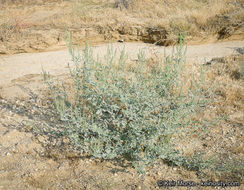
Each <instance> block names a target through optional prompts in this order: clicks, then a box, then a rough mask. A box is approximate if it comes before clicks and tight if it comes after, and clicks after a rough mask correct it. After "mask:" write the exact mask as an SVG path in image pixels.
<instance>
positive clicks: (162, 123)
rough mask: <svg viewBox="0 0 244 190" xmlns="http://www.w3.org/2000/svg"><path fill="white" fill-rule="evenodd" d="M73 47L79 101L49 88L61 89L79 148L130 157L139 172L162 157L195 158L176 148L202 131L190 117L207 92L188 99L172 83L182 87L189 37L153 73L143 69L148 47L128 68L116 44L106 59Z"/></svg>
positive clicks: (61, 106)
mask: <svg viewBox="0 0 244 190" xmlns="http://www.w3.org/2000/svg"><path fill="white" fill-rule="evenodd" d="M69 50H70V54H71V55H72V60H73V62H74V67H73V68H72V69H71V68H70V74H71V77H72V79H73V81H74V84H75V101H74V103H73V104H71V103H70V102H68V97H67V93H66V92H65V88H64V87H63V88H61V89H58V88H55V85H53V84H52V85H50V86H52V90H54V91H56V93H57V94H56V97H55V100H56V101H55V104H56V109H57V112H58V113H59V115H60V119H61V120H62V121H63V122H65V123H66V126H67V127H66V131H64V133H65V134H68V136H69V138H70V139H71V140H72V142H73V144H74V147H75V148H76V149H77V150H80V151H81V152H83V153H89V154H90V155H91V156H94V157H97V158H103V159H115V158H116V159H118V158H124V159H127V160H129V161H131V162H132V164H133V166H134V167H135V168H136V169H137V170H138V171H140V172H144V171H145V166H146V165H150V164H152V163H153V162H154V161H155V160H157V159H159V158H161V159H166V160H170V161H172V162H174V163H175V164H177V165H183V163H188V162H190V161H188V160H187V159H186V158H183V157H182V156H181V153H180V152H179V151H176V150H175V146H176V145H177V142H178V141H179V140H178V139H179V138H180V136H181V135H182V134H185V135H187V134H192V133H193V132H195V131H196V130H197V126H199V125H198V122H197V121H192V120H191V116H193V115H194V113H195V111H196V109H197V108H198V106H199V104H200V100H199V98H198V97H202V96H200V95H201V91H195V90H192V91H190V93H191V94H193V96H189V97H186V96H183V95H182V94H173V93H172V88H173V87H178V88H181V86H180V83H179V74H180V71H181V70H182V69H183V66H184V62H185V59H184V57H185V51H186V47H185V46H184V38H181V39H180V43H179V44H178V45H177V46H176V48H175V50H174V51H175V52H173V53H172V55H171V56H166V58H165V60H164V61H163V62H158V63H157V64H156V67H155V68H154V69H153V70H152V71H151V72H152V74H151V75H148V74H147V72H144V71H145V69H147V67H148V65H147V60H146V58H145V54H144V52H143V51H140V52H139V54H138V62H137V66H136V69H135V70H133V71H128V69H126V61H127V57H128V56H127V54H126V52H125V50H123V51H122V52H121V54H120V56H119V59H118V61H117V60H116V56H117V51H116V50H115V49H114V48H113V47H112V46H109V47H108V49H107V54H106V56H105V58H104V60H105V61H99V60H98V59H97V60H95V59H94V55H93V52H92V49H91V48H90V47H89V45H88V44H86V47H85V49H84V51H83V54H82V55H80V54H79V53H78V52H77V53H75V49H74V48H73V46H72V44H71V43H70V48H69ZM131 75H133V76H132V77H131ZM57 89H58V90H57ZM61 92H62V93H61ZM57 97H58V98H57ZM188 126H195V128H194V127H193V129H189V128H188ZM177 137H178V139H177Z"/></svg>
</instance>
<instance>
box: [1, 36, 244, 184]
mask: <svg viewBox="0 0 244 190" xmlns="http://www.w3.org/2000/svg"><path fill="white" fill-rule="evenodd" d="M112 45H113V47H114V48H115V49H118V51H121V50H122V49H123V48H125V50H126V52H127V53H128V55H129V59H130V60H132V61H134V60H136V59H137V53H138V51H139V50H140V49H143V50H144V51H145V53H146V56H149V55H151V54H152V53H154V54H155V55H156V56H157V55H160V54H161V55H162V54H163V53H164V51H165V52H166V53H167V54H170V52H171V51H172V48H171V47H166V48H165V47H159V46H154V45H150V44H145V43H113V44H112ZM107 46H108V44H103V45H97V46H95V47H94V54H95V55H99V56H100V57H103V56H104V55H105V53H106V51H107ZM243 47H244V41H232V42H222V43H215V44H205V45H192V46H188V49H187V54H186V57H187V61H188V62H196V63H199V64H203V63H204V60H206V62H208V61H210V60H212V59H213V58H221V57H224V56H229V55H240V54H243V52H242V51H243ZM68 63H70V64H72V63H71V57H70V55H69V53H68V50H67V49H65V50H59V51H50V52H42V53H23V54H17V55H12V56H7V55H6V56H1V57H0V155H1V157H0V189H156V188H157V180H160V179H166V178H167V179H172V180H173V179H174V180H175V179H182V180H191V181H196V182H199V180H201V179H202V180H206V179H204V178H200V177H199V176H197V175H196V173H195V172H193V171H187V170H185V169H184V168H178V167H172V166H169V165H167V164H166V163H163V162H161V163H158V165H155V166H154V167H152V169H151V170H150V172H149V173H148V174H147V175H146V176H145V178H144V179H142V178H141V177H140V176H138V175H137V174H136V173H135V171H134V170H133V169H128V168H127V169H125V168H124V167H122V166H118V165H116V164H114V163H111V162H107V161H99V160H90V159H89V158H80V157H79V156H77V155H76V154H75V153H74V152H73V153H72V152H71V153H67V152H66V153H64V152H61V151H58V150H55V149H49V152H47V148H46V147H45V146H43V144H45V143H40V142H45V141H46V139H45V138H44V137H40V136H38V135H33V134H32V133H30V132H28V130H26V126H24V125H27V124H25V123H22V121H23V120H38V121H40V122H41V121H42V120H43V121H45V118H43V117H41V114H40V112H39V108H41V107H45V104H44V102H42V101H41V99H39V98H37V97H36V96H35V95H36V94H38V95H40V96H41V95H42V92H43V90H44V85H43V79H42V75H41V70H42V67H43V68H44V70H45V71H47V72H49V73H50V74H51V75H53V76H64V74H67V73H68V72H69V69H68V67H67V66H68ZM28 102H32V103H33V104H30V105H32V106H33V105H35V106H33V107H28ZM23 112H28V113H30V114H29V115H28V114H23ZM32 112H33V115H31V113H32ZM28 126H29V127H33V126H32V124H31V123H30V124H28ZM21 127H23V128H22V129H25V130H21ZM213 180H214V179H213ZM195 188H196V187H195ZM241 188H242V187H238V188H231V189H241ZM182 189H184V188H182ZM185 189H186V188H185ZM188 189H194V188H188ZM197 189H206V188H201V187H197Z"/></svg>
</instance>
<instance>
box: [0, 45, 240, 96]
mask: <svg viewBox="0 0 244 190" xmlns="http://www.w3.org/2000/svg"><path fill="white" fill-rule="evenodd" d="M111 45H112V46H113V47H114V49H117V52H120V51H122V50H123V48H125V50H126V52H127V53H128V55H129V58H130V59H131V60H135V59H136V58H137V54H138V52H139V50H141V49H143V50H145V53H146V55H147V56H148V55H149V54H150V53H152V51H153V52H155V53H156V54H164V51H165V52H166V53H167V54H170V53H171V51H172V47H166V48H165V47H159V46H154V45H150V44H145V43H114V44H111ZM107 47H108V44H103V45H98V46H95V47H94V48H93V51H94V55H98V56H99V57H103V56H104V55H105V54H106V52H107ZM243 47H244V41H233V42H222V43H215V44H205V45H192V46H189V47H187V54H186V57H187V60H188V61H196V62H199V63H204V59H206V61H209V60H210V59H212V58H215V57H223V56H228V55H231V54H238V53H239V52H238V48H243ZM117 54H119V53H117ZM68 63H71V56H70V54H69V52H68V50H67V49H65V50H60V51H53V52H43V53H24V54H17V55H12V56H1V57H0V89H1V93H0V95H1V96H4V97H12V96H13V94H14V93H16V95H17V94H18V93H21V91H20V92H19V90H18V89H16V88H15V87H14V86H15V84H17V83H20V82H22V83H23V82H24V83H30V81H32V82H34V81H35V78H37V77H39V76H40V73H41V68H42V66H43V68H44V69H45V71H47V72H50V74H52V75H58V74H62V73H64V72H67V71H68V67H67V64H68ZM29 85H30V84H29ZM32 86H33V85H32Z"/></svg>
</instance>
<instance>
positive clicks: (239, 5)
mask: <svg viewBox="0 0 244 190" xmlns="http://www.w3.org/2000/svg"><path fill="white" fill-rule="evenodd" d="M126 2H129V5H130V6H128V7H127V8H125V6H119V7H120V8H116V1H115V0H92V1H88V0H72V1H65V0H56V1H50V0H46V1H44V0H40V1H28V0H22V1H14V0H12V1H7V0H2V4H1V6H0V18H1V21H0V27H1V28H2V31H4V32H1V35H0V37H1V39H2V41H3V42H5V41H8V40H9V41H10V42H11V41H16V38H17V36H19V35H20V33H27V32H30V34H32V35H29V37H26V39H25V41H26V40H28V41H35V40H36V38H37V37H36V36H38V35H39V41H40V40H43V41H44V40H46V41H48V42H47V43H49V42H50V44H51V45H55V44H57V41H55V42H51V41H52V40H53V38H55V37H54V35H52V36H50V35H49V33H48V32H47V30H49V31H50V30H55V32H56V33H57V34H56V35H60V36H62V35H63V33H64V31H65V30H66V29H67V28H68V29H70V30H72V31H73V32H74V41H80V42H84V39H85V37H86V36H88V39H89V40H90V41H91V42H95V41H96V42H97V43H99V42H102V41H110V40H118V39H120V38H123V39H125V40H126V41H144V42H150V43H155V42H156V41H158V40H165V42H164V43H162V44H163V45H168V44H172V42H174V41H175V40H176V39H177V36H178V34H179V32H186V33H187V36H188V42H192V43H193V42H194V41H198V42H199V41H201V40H204V41H209V40H212V39H213V38H214V39H225V38H229V37H231V36H233V35H235V39H243V35H242V34H243V20H244V13H243V11H242V10H243V6H244V4H243V2H242V1H230V0H213V1H212V0H211V1H210V0H183V1H180V2H179V1H176V0H167V1H166V0H165V1H159V0H143V1H142V0H133V1H132V0H130V1H129V0H128V1H126ZM130 2H133V3H130ZM16 19H17V20H18V21H17V23H16ZM20 21H21V25H19V22H20ZM6 25H7V26H9V25H11V26H12V28H15V27H17V29H14V30H12V29H11V28H10V29H9V28H7V29H6ZM149 28H151V29H154V30H155V29H156V30H162V29H163V35H162V32H161V33H160V32H158V33H155V32H154V33H153V32H152V31H154V30H148V29H149ZM6 30H9V31H7V32H5V31H6ZM15 31H18V32H15ZM19 31H20V32H19ZM3 33H4V34H3ZM10 33H11V35H10ZM95 37H96V39H94V38H95ZM160 38H163V39H160ZM36 41H37V40H36ZM20 43H21V42H20ZM6 45H7V44H6V43H5V46H6ZM22 46H23V45H22ZM10 49H11V48H10Z"/></svg>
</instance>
